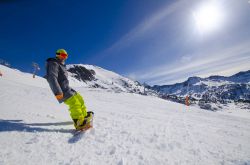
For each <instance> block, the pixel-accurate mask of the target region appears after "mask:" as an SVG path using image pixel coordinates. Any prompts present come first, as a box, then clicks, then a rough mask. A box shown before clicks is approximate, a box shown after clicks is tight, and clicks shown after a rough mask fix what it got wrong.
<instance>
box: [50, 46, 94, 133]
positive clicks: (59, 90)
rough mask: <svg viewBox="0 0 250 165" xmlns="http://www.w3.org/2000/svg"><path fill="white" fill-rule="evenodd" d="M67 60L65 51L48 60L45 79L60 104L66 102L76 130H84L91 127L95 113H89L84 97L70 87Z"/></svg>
mask: <svg viewBox="0 0 250 165" xmlns="http://www.w3.org/2000/svg"><path fill="white" fill-rule="evenodd" d="M67 58H68V53H67V52H66V51H65V50H64V49H58V50H57V51H56V57H55V58H48V59H47V60H46V72H47V73H46V76H45V78H46V79H47V81H48V83H49V86H50V88H51V90H52V92H53V93H54V95H55V97H56V99H57V100H58V102H59V103H62V102H64V103H65V104H66V105H68V106H69V111H70V116H71V118H72V120H73V122H74V126H75V128H76V130H83V129H86V128H88V127H91V122H92V120H93V114H94V113H93V112H91V111H90V112H87V108H86V106H85V104H84V100H83V98H82V96H81V95H80V94H79V93H78V92H76V91H75V90H74V89H72V88H71V87H69V81H68V73H67V69H66V66H65V64H64V63H65V60H66V59H67Z"/></svg>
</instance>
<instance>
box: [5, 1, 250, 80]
mask: <svg viewBox="0 0 250 165" xmlns="http://www.w3.org/2000/svg"><path fill="white" fill-rule="evenodd" d="M211 4H212V6H215V7H216V8H217V9H219V15H215V16H214V17H215V18H214V19H212V21H215V19H216V20H217V19H218V20H217V22H216V23H214V24H210V25H209V24H208V25H204V26H201V23H203V22H204V20H205V23H207V22H209V21H210V20H209V18H208V17H210V16H209V15H208V16H206V17H201V19H202V21H197V17H198V16H199V15H201V14H199V13H200V12H199V11H200V9H202V8H203V7H204V6H205V7H206V6H209V5H211ZM213 13H215V12H213ZM211 17H212V16H211ZM219 18H220V19H219ZM0 20H1V22H0V58H1V59H4V60H6V61H8V62H9V63H10V64H11V65H12V66H13V67H15V68H18V69H20V70H22V71H26V72H31V70H32V69H31V63H32V62H33V61H34V62H37V63H38V64H39V65H40V67H41V69H42V70H41V71H40V73H39V74H40V75H43V74H44V64H45V60H46V59H47V58H48V57H53V56H54V55H55V51H56V50H57V49H59V48H64V49H66V50H67V52H68V54H69V58H68V60H67V63H70V64H72V63H74V64H77V63H83V64H93V65H98V66H100V67H103V68H105V69H108V70H112V71H114V72H117V73H119V74H122V75H124V76H128V77H130V78H133V79H135V80H139V81H140V82H146V83H148V84H151V85H154V84H171V83H175V82H180V81H183V80H185V79H187V78H188V77H190V76H202V77H204V76H209V75H215V74H219V75H226V76H227V75H231V74H234V73H236V72H238V71H243V70H249V69H250V65H249V64H250V31H249V27H250V3H249V2H248V0H237V1H235V0H216V1H215V0H188V1H187V0H172V1H170V0H169V1H167V0H153V1H152V0H137V1H135V0H124V1H117V0H108V1H101V0H89V1H84V0H82V1H80V0H74V1H69V0H36V1H28V0H21V1H17V0H4V1H0ZM212 25H213V26H212ZM209 28H210V29H209Z"/></svg>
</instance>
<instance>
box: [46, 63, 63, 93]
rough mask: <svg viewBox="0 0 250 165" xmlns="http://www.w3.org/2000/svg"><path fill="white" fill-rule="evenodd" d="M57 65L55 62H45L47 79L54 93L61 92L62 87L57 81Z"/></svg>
mask: <svg viewBox="0 0 250 165" xmlns="http://www.w3.org/2000/svg"><path fill="white" fill-rule="evenodd" d="M58 72H59V65H58V64H57V63H56V62H53V61H50V62H48V64H47V81H48V83H49V86H50V88H51V90H52V91H53V93H54V94H55V95H58V94H62V93H63V92H62V89H61V87H60V85H59V83H58V80H57V78H58Z"/></svg>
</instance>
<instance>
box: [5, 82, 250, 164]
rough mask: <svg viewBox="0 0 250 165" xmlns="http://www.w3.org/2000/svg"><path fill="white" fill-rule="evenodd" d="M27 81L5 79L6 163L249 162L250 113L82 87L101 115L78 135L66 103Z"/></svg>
mask: <svg viewBox="0 0 250 165" xmlns="http://www.w3.org/2000/svg"><path fill="white" fill-rule="evenodd" d="M45 83H46V82H45ZM24 84H25V82H23V83H22V84H21V83H18V82H13V81H11V79H5V78H1V79H0V86H1V88H0V103H1V113H0V165H5V164H27V165H29V164H59V165H69V164H70V165H71V164H73V165H75V164H76V165H77V164H83V165H92V164H97V165H99V164H112V165H113V164H114V165H126V164H128V165H130V164H143V165H144V164H150V165H152V164H157V165H158V164H170V165H171V164H173V165H179V164H180V165H182V164H184V165H185V164H187V165H188V164H190V165H200V164H207V165H216V164H218V165H223V164H226V165H227V164H229V165H231V164H232V165H233V164H237V165H245V164H250V141H249V139H250V120H249V119H250V113H245V114H246V115H245V116H242V117H240V116H232V115H230V114H226V113H216V112H209V111H204V110H200V109H198V108H196V107H185V106H184V105H180V104H176V103H172V102H169V101H166V100H161V99H159V98H156V97H151V96H140V95H137V94H128V93H111V92H106V91H102V90H93V89H84V88H77V91H79V92H80V93H81V94H82V95H83V97H84V99H85V103H86V105H87V108H88V109H89V110H92V111H94V112H95V117H94V128H92V129H90V130H88V131H86V132H83V133H79V134H77V135H75V134H74V131H73V123H72V121H71V120H70V117H69V113H68V111H67V107H66V105H63V104H58V103H57V102H56V100H55V99H54V97H53V95H52V93H51V91H50V90H49V89H48V88H47V87H46V85H44V87H39V86H36V85H29V84H26V85H24Z"/></svg>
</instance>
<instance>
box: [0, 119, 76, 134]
mask: <svg viewBox="0 0 250 165" xmlns="http://www.w3.org/2000/svg"><path fill="white" fill-rule="evenodd" d="M62 125H73V122H58V123H29V124H27V123H24V122H23V120H2V119H0V132H9V131H19V132H33V133H35V132H60V133H72V132H73V129H47V128H41V127H37V126H62Z"/></svg>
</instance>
